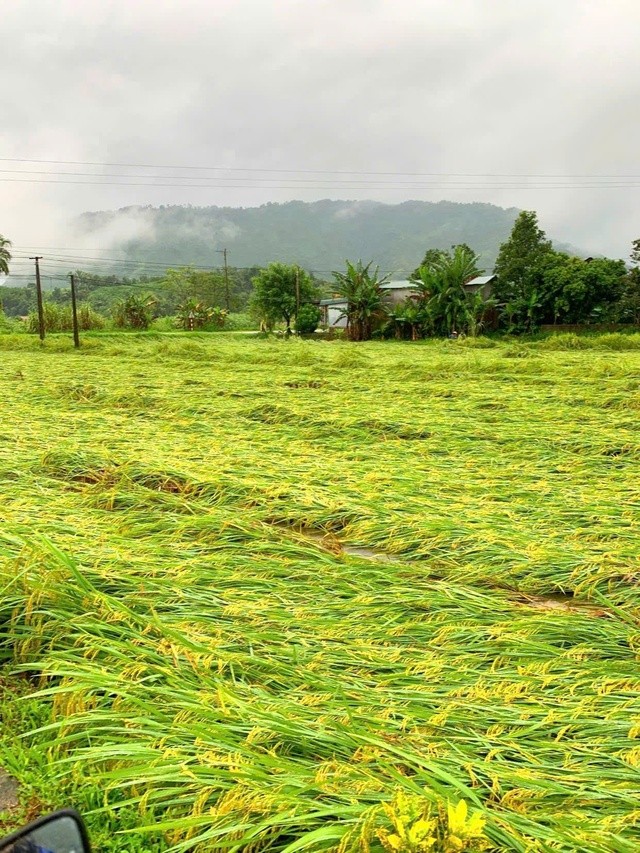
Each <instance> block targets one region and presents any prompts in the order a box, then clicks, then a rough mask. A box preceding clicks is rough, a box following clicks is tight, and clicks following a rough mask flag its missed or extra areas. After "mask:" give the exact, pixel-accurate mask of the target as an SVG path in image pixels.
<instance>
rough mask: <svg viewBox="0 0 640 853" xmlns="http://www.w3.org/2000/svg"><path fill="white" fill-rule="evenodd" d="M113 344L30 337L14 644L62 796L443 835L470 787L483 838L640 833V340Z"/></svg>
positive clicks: (19, 464)
mask: <svg viewBox="0 0 640 853" xmlns="http://www.w3.org/2000/svg"><path fill="white" fill-rule="evenodd" d="M10 340H11V339H10V337H9V336H7V341H10ZM15 340H17V339H15ZM91 343H92V346H91V347H90V348H88V349H86V350H83V351H81V357H80V358H77V357H75V354H74V355H73V357H72V356H71V354H67V353H65V352H60V353H56V352H54V351H50V350H49V349H48V348H47V347H45V348H44V349H40V348H35V347H34V348H33V349H32V350H31V351H30V350H24V349H16V350H11V349H5V350H4V352H3V365H4V371H3V376H2V389H3V413H6V417H5V418H4V419H3V423H2V427H1V429H0V485H1V486H2V493H3V504H2V509H1V512H2V522H3V524H2V538H1V539H0V585H1V586H2V596H1V597H0V626H1V628H0V658H1V659H2V660H4V661H5V662H6V665H7V666H9V667H11V669H12V670H13V671H19V672H22V673H24V674H26V675H28V676H29V678H30V679H31V683H32V685H33V687H32V690H34V691H36V692H35V694H34V693H33V692H32V693H31V698H30V701H31V702H38V703H39V707H40V708H41V712H40V713H39V715H38V720H37V722H36V723H32V724H31V725H30V727H31V728H37V729H38V731H37V732H36V733H34V734H31V735H30V736H29V737H28V738H27V739H26V743H29V744H32V749H33V754H37V755H42V754H45V755H48V756H50V758H51V762H52V763H51V766H50V772H51V773H52V774H53V777H52V778H53V780H54V781H53V782H51V783H50V784H51V785H53V787H54V789H55V791H56V797H57V798H58V800H59V801H60V804H62V803H63V802H65V803H68V802H73V803H74V804H75V805H77V806H79V807H80V808H81V809H83V810H86V809H87V808H88V807H90V806H94V807H95V806H96V804H97V803H98V802H100V804H101V805H102V807H103V808H104V809H105V810H104V811H100V812H98V813H96V814H94V815H93V816H91V818H90V819H91V821H92V824H93V826H94V827H95V829H96V831H98V832H100V829H101V827H103V826H104V825H107V824H108V825H109V826H113V825H114V824H113V820H114V818H113V816H114V814H122V815H123V821H124V819H125V816H126V821H125V822H126V823H127V825H130V824H131V820H132V818H131V815H134V814H135V815H136V817H135V823H136V825H137V828H136V832H135V837H136V838H138V839H139V841H138V843H140V844H142V845H144V841H143V839H145V838H146V837H149V838H152V837H153V835H154V833H155V834H156V835H157V833H158V832H160V833H163V834H164V844H165V845H178V846H181V847H182V849H198V850H237V851H241V850H242V851H245V850H246V851H267V850H269V851H288V853H294V851H295V850H305V849H306V850H313V851H319V850H341V851H343V853H347V851H360V850H362V851H364V850H368V849H369V850H371V851H381V850H382V849H383V845H384V844H386V845H389V844H391V842H390V841H389V837H390V835H392V834H393V833H397V831H399V830H397V827H398V824H399V823H402V821H404V822H405V824H406V825H407V826H408V827H409V829H411V827H413V829H414V831H415V832H417V829H416V826H417V825H418V822H419V820H424V821H426V824H429V825H430V821H435V824H434V827H435V828H434V829H433V830H429V831H430V832H431V831H433V833H436V834H439V835H438V839H439V840H438V841H437V842H435V843H436V844H437V845H440V846H434V847H433V848H432V849H434V850H438V849H445V847H446V845H451V844H453V842H452V841H451V837H450V835H451V832H450V830H451V828H452V826H453V824H449V823H448V821H449V817H447V815H448V811H447V806H450V807H451V808H452V809H453V808H454V807H456V806H457V805H458V804H459V803H460V802H461V801H463V800H464V802H465V803H467V805H468V808H469V813H470V815H475V816H479V818H481V820H480V823H481V822H482V820H484V821H486V824H485V826H484V827H483V829H482V836H483V838H472V837H470V836H469V837H466V836H465V838H464V839H463V842H464V844H466V845H467V848H466V849H479V848H480V847H481V846H482V844H483V843H485V842H486V843H487V844H489V845H491V846H492V847H493V849H500V850H522V851H524V850H534V849H537V850H562V851H573V850H580V851H587V850H589V851H592V850H597V851H611V850H616V851H631V850H634V849H636V847H637V842H638V830H637V826H636V820H637V814H638V808H637V772H638V770H637V766H638V762H639V761H640V752H639V751H638V747H637V743H638V737H640V716H639V715H638V711H637V708H636V704H637V692H638V689H640V680H639V678H638V672H637V667H638V662H637V655H638V649H639V648H640V646H639V642H638V636H639V631H638V617H639V616H640V608H639V606H638V602H637V591H636V588H637V579H638V544H637V543H638V522H637V511H636V509H637V501H638V488H637V466H638V454H639V452H640V442H639V441H638V438H637V425H636V424H637V417H636V415H637V411H638V409H639V408H640V380H639V378H638V377H639V375H640V372H639V370H640V360H639V359H640V355H638V353H636V352H634V351H631V350H629V351H623V352H617V351H614V350H611V349H606V350H605V349H601V350H599V349H597V348H596V349H593V350H589V351H586V352H582V351H577V352H573V351H567V350H561V351H545V350H544V349H540V347H539V346H538V345H537V344H535V343H532V344H529V345H525V344H522V345H520V346H522V348H523V349H525V350H526V351H527V353H528V354H527V356H525V357H514V356H513V354H511V350H513V347H514V346H515V345H514V344H512V343H507V344H504V345H503V344H500V343H498V344H496V346H494V347H492V348H481V347H475V346H474V347H467V346H465V345H457V344H453V345H450V344H449V343H448V342H447V343H433V344H432V343H429V344H426V345H418V346H412V345H411V344H405V345H394V346H391V347H389V346H387V345H386V344H384V343H378V344H367V345H363V346H358V347H357V348H354V347H352V346H350V345H348V344H345V343H342V342H331V343H323V342H316V341H299V340H291V341H268V340H267V341H265V340H261V339H254V338H250V337H249V338H246V339H239V338H238V339H233V338H228V337H225V336H217V337H215V338H213V337H212V336H207V335H205V334H203V335H198V334H194V335H193V336H191V337H190V338H189V339H188V340H185V339H184V338H182V337H179V338H176V337H167V338H166V339H163V338H161V337H151V338H149V337H145V336H144V335H127V336H123V337H121V338H118V337H117V336H112V337H106V336H105V337H100V338H96V339H95V340H92V341H91ZM48 345H49V342H48ZM345 545H349V546H358V547H359V548H361V549H363V550H361V551H360V552H358V551H357V550H356V551H351V550H349V549H346V550H345V548H344V546H345ZM367 549H370V550H367ZM367 554H369V555H370V556H380V555H386V556H387V559H386V560H384V561H383V560H381V559H367V557H366V555H367ZM363 555H364V556H363ZM24 728H25V729H26V728H29V726H27V725H26V724H24ZM21 733H22V734H26V731H22V732H21ZM27 764H28V762H27V760H26V758H25V762H24V766H23V767H22V769H21V768H20V767H17V768H16V769H15V772H16V773H18V775H20V774H22V777H23V779H24V780H25V782H29V784H33V780H32V779H31V778H30V777H29V770H28V766H27ZM47 778H48V777H47ZM96 792H99V794H98V793H96ZM100 797H101V798H102V799H101V800H100ZM420 815H421V816H422V817H420ZM426 824H420V826H422V827H423V828H424V826H425V825H426ZM469 825H470V824H469ZM467 828H468V827H467ZM425 831H426V830H425ZM461 832H462V830H461ZM447 833H449V834H447ZM463 835H464V833H463ZM447 839H448V840H447ZM403 843H404V847H402V849H403V850H409V849H411V848H410V846H407V844H408V842H406V841H405V842H403ZM461 843H462V842H461ZM387 849H389V848H388V846H387Z"/></svg>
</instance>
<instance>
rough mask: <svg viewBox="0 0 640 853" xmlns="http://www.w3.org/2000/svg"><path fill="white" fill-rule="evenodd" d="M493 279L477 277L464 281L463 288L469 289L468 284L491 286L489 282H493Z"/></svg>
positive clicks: (482, 276)
mask: <svg viewBox="0 0 640 853" xmlns="http://www.w3.org/2000/svg"><path fill="white" fill-rule="evenodd" d="M495 278H496V276H495V275H477V276H476V277H475V278H472V279H471V281H465V283H464V286H465V287H469V285H470V284H473V285H476V284H477V285H480V284H491V282H492V281H494V280H495Z"/></svg>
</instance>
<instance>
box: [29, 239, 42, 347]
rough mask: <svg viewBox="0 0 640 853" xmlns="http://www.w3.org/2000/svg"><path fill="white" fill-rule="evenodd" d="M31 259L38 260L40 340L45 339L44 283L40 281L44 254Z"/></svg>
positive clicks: (37, 283) (37, 281) (37, 287)
mask: <svg viewBox="0 0 640 853" xmlns="http://www.w3.org/2000/svg"><path fill="white" fill-rule="evenodd" d="M29 260H30V261H35V262H36V296H37V299H38V331H39V333H40V340H41V341H43V340H44V308H43V305H42V285H41V283H40V261H41V260H42V255H37V256H36V257H35V258H29Z"/></svg>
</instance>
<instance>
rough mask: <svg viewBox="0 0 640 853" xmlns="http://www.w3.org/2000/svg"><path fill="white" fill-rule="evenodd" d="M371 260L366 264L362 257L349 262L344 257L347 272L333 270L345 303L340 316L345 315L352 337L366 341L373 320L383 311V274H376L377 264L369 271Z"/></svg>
mask: <svg viewBox="0 0 640 853" xmlns="http://www.w3.org/2000/svg"><path fill="white" fill-rule="evenodd" d="M371 264H372V261H370V262H369V263H368V264H367V265H366V266H364V264H363V263H362V261H358V263H357V264H352V263H351V261H347V270H346V272H334V273H333V276H334V278H335V280H336V288H335V289H336V291H337V293H338V295H339V296H342V297H344V299H345V300H346V302H347V307H346V308H345V309H344V310H343V312H342V315H341V316H343V317H346V318H347V334H348V336H349V337H350V338H351V340H352V341H368V340H369V338H370V337H371V333H372V331H373V326H374V323H375V322H376V321H377V320H379V319H380V318H381V317H382V316H383V314H384V291H383V290H382V285H383V284H384V283H385V282H386V280H387V279H386V277H385V278H379V275H378V267H376V268H375V271H374V272H371V271H370V267H371Z"/></svg>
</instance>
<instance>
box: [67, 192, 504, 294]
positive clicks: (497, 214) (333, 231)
mask: <svg viewBox="0 0 640 853" xmlns="http://www.w3.org/2000/svg"><path fill="white" fill-rule="evenodd" d="M517 214H518V211H517V210H516V209H515V208H509V209H504V208H501V207H497V206H496V205H492V204H481V203H472V204H458V203H455V202H451V201H440V202H436V203H433V202H425V201H406V202H403V203H401V204H383V203H381V202H374V201H329V200H325V201H316V202H303V201H291V202H286V203H284V204H275V203H271V204H264V205H262V206H261V207H247V208H235V207H191V206H178V205H175V206H167V207H165V206H162V207H127V208H122V209H121V210H116V211H102V212H95V213H84V214H82V215H81V216H80V217H79V218H78V220H77V221H76V223H75V227H76V229H77V232H78V237H79V238H80V239H81V240H84V241H86V243H87V244H90V245H98V246H104V245H108V246H110V253H111V254H114V253H117V254H118V256H120V257H121V258H122V259H123V260H126V261H127V262H129V267H130V274H133V273H134V264H133V263H131V262H135V264H137V266H136V268H135V273H136V274H139V273H143V272H149V271H151V270H152V269H153V267H154V266H156V265H157V264H164V265H166V266H172V267H177V266H186V265H189V264H193V265H195V266H220V264H221V261H222V256H221V254H219V253H217V251H219V250H220V249H222V248H223V247H226V248H228V250H229V252H228V255H229V264H230V265H231V266H234V267H253V266H262V265H264V264H266V263H268V262H269V261H285V262H289V263H293V262H296V263H299V264H300V265H301V266H303V267H305V268H307V269H310V270H313V271H315V272H316V273H317V274H318V276H319V277H325V278H326V277H328V276H329V274H330V272H331V271H332V270H334V269H341V268H342V267H343V266H344V261H345V259H347V258H348V259H349V260H354V261H355V260H358V259H362V260H363V261H365V262H368V261H370V260H372V261H373V262H374V264H377V265H379V266H380V269H381V271H383V272H385V273H387V272H388V273H391V274H392V275H393V276H394V277H396V278H401V277H403V276H405V275H407V274H408V273H410V272H411V271H412V270H413V269H415V267H416V266H417V265H418V264H419V263H420V261H421V260H422V257H423V256H424V253H425V251H426V250H427V249H429V248H449V247H450V246H451V245H453V244H455V243H461V242H464V243H468V244H469V245H470V246H471V247H472V248H473V249H474V250H475V251H476V252H478V254H479V255H480V266H482V267H483V268H485V269H486V270H490V269H491V268H492V267H493V264H494V261H495V259H496V256H497V253H498V249H499V246H500V243H502V242H503V241H504V240H505V239H506V238H507V236H508V235H509V232H510V231H511V227H512V225H513V222H514V220H515V218H516V216H517ZM150 265H153V266H150Z"/></svg>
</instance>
